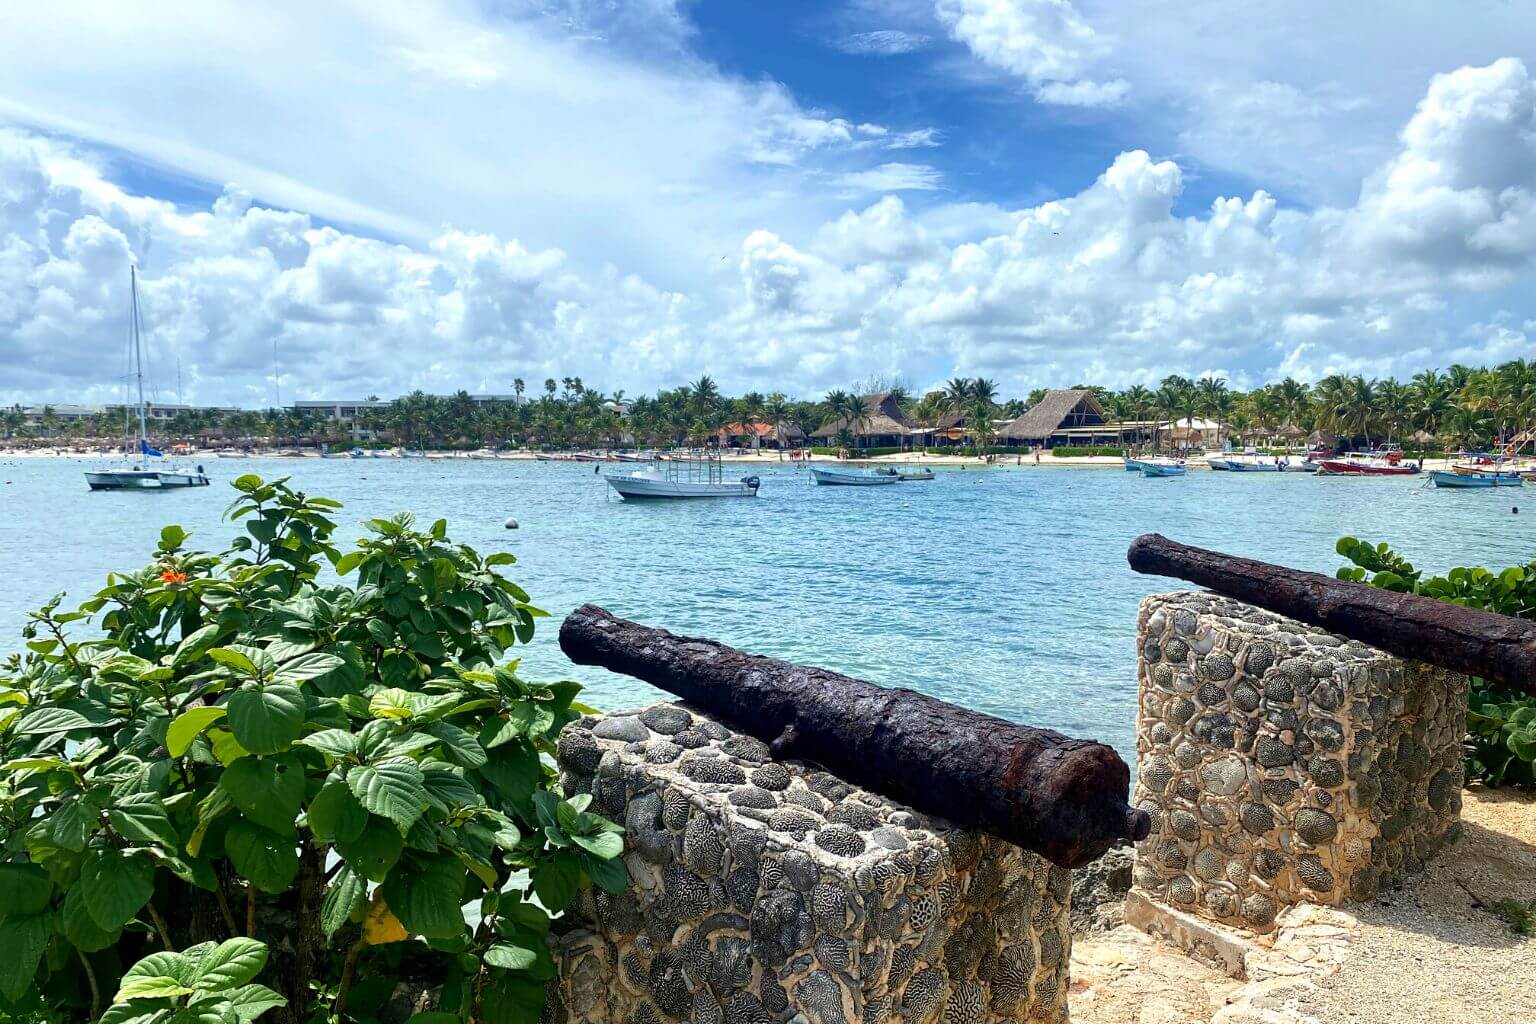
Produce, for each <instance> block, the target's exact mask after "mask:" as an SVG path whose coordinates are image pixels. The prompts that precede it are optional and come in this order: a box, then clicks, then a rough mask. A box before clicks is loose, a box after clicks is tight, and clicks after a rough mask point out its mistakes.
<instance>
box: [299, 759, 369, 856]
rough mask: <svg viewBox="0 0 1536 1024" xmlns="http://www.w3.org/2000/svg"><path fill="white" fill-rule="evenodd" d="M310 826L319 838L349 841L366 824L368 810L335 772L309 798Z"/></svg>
mask: <svg viewBox="0 0 1536 1024" xmlns="http://www.w3.org/2000/svg"><path fill="white" fill-rule="evenodd" d="M308 819H309V830H310V831H311V832H313V833H314V834H315V838H316V839H319V840H321V841H322V842H350V841H351V840H353V839H356V838H357V837H358V836H359V835H361V834H362V831H363V829H364V828H366V827H367V825H368V812H367V811H366V810H365V809H364V808H363V805H362V804H360V803H358V801H357V797H355V796H353V795H352V790H351V789H349V788H348V787H347V783H346V781H345V780H344V779H343V778H341V777H339V776H338V775H337V774H336V773H335V772H333V773H331V775H330V776H329V777H328V778H327V779H326V780H325V784H324V785H323V786H321V787H320V792H319V793H317V794H315V798H314V799H313V800H311V801H310V802H309V811H308Z"/></svg>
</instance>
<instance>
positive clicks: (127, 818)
mask: <svg viewBox="0 0 1536 1024" xmlns="http://www.w3.org/2000/svg"><path fill="white" fill-rule="evenodd" d="M107 821H109V822H111V824H112V828H113V829H114V830H115V831H116V832H117V834H118V835H120V836H123V837H124V838H125V839H132V840H134V841H135V842H140V843H151V844H159V845H160V846H163V847H165V848H166V849H167V850H169V851H171V852H172V853H176V852H179V851H180V850H181V837H180V836H179V835H177V834H176V829H175V828H174V827H173V826H172V825H171V817H170V815H169V814H168V813H167V812H166V809H165V804H164V802H162V801H161V799H160V798H159V797H158V796H156V795H155V794H153V793H129V794H128V795H127V796H123V797H119V798H118V799H117V800H116V802H114V803H113V805H112V806H111V807H109V808H107Z"/></svg>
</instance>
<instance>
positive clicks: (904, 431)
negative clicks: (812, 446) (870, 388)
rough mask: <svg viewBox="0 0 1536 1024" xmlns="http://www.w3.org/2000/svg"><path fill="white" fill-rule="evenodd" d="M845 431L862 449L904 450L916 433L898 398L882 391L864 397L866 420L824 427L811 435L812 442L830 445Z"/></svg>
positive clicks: (826, 424) (837, 421)
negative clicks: (911, 435)
mask: <svg viewBox="0 0 1536 1024" xmlns="http://www.w3.org/2000/svg"><path fill="white" fill-rule="evenodd" d="M844 430H847V431H848V432H849V433H850V434H852V435H853V436H854V439H855V440H856V441H857V442H858V446H859V447H860V448H902V447H905V446H906V443H907V441H908V440H909V435H910V434H911V433H912V423H911V421H909V420H908V419H907V414H906V413H904V412H902V410H901V405H900V404H899V403H898V402H897V401H896V397H895V396H894V395H892V394H891V393H890V392H889V391H882V392H880V393H879V394H877V395H865V396H864V416H863V417H862V418H861V419H859V420H858V421H857V422H855V423H850V422H849V421H848V420H847V419H839V420H832V421H829V422H827V423H823V424H822V425H821V426H820V427H818V428H817V429H816V430H814V431H812V432H811V439H812V441H813V442H814V443H816V444H818V445H829V444H831V442H832V440H833V439H834V438H835V437H837V435H838V434H840V433H842V432H843V431H844Z"/></svg>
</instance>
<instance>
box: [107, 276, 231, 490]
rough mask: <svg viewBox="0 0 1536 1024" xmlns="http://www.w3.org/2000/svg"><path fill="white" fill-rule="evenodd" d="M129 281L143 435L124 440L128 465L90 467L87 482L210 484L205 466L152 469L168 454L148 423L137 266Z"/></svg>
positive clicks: (125, 486)
mask: <svg viewBox="0 0 1536 1024" xmlns="http://www.w3.org/2000/svg"><path fill="white" fill-rule="evenodd" d="M128 283H129V292H130V294H131V295H132V300H131V304H130V307H129V324H128V343H129V345H130V347H131V354H132V357H133V373H134V378H135V380H136V381H137V384H138V404H137V408H136V411H137V413H138V419H139V436H138V438H137V439H135V438H132V437H128V438H125V439H124V443H123V455H124V457H125V458H127V459H128V460H129V465H128V466H127V467H126V468H123V469H99V470H89V471H87V472H86V474H85V482H86V483H87V484H89V485H90V488H91V490H93V491H163V490H169V489H171V488H176V487H207V486H208V477H207V476H206V475H205V474H204V473H203V467H201V466H198V467H197V472H195V473H188V472H184V471H182V470H180V469H178V468H176V467H174V466H172V467H170V468H168V469H151V468H149V460H150V459H162V458H164V457H165V456H164V454H163V453H162V452H160V451H158V450H156V449H154V448H151V447H150V446H149V431H148V429H147V428H146V427H145V423H144V420H145V412H144V347H143V337H142V335H143V324H142V322H141V320H140V317H139V272H138V268H137V267H132V266H130V267H129V268H128ZM125 418H126V417H125ZM124 433H125V434H127V433H128V431H127V430H125V431H124ZM130 446H132V447H131V448H130Z"/></svg>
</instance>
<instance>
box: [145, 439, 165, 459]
mask: <svg viewBox="0 0 1536 1024" xmlns="http://www.w3.org/2000/svg"><path fill="white" fill-rule="evenodd" d="M139 451H140V452H142V453H143V454H145V455H153V456H155V457H157V458H164V457H165V453H164V452H162V451H160V450H159V449H157V448H151V447H150V446H149V442H148V441H146V440H144V439H143V438H142V437H141V438H139Z"/></svg>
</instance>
